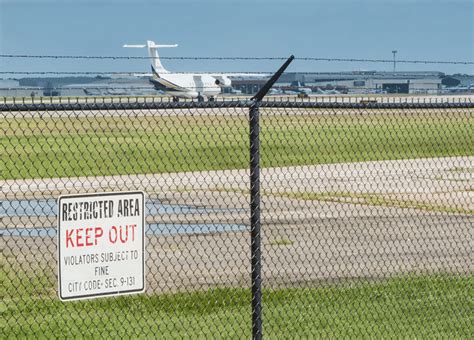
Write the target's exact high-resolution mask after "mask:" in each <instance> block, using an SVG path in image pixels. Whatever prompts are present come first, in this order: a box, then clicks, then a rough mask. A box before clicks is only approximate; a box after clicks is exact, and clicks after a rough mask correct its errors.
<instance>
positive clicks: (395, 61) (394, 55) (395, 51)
mask: <svg viewBox="0 0 474 340" xmlns="http://www.w3.org/2000/svg"><path fill="white" fill-rule="evenodd" d="M397 52H398V51H397V50H393V51H392V53H393V73H395V70H396V66H397V59H396V55H397Z"/></svg>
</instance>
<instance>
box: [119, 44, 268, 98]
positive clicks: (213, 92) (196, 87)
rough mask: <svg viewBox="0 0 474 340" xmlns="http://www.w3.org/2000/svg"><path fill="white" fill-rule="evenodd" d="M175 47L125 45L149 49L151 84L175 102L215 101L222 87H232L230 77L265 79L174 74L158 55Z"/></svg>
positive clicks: (226, 75) (212, 74)
mask: <svg viewBox="0 0 474 340" xmlns="http://www.w3.org/2000/svg"><path fill="white" fill-rule="evenodd" d="M177 46H178V45H177V44H174V45H157V44H155V43H154V42H153V41H150V40H148V41H147V43H146V45H128V44H126V45H123V47H126V48H144V47H147V48H148V53H149V55H150V58H151V71H152V73H151V74H149V76H150V77H151V78H150V82H151V83H152V84H153V85H154V87H155V89H157V90H160V91H163V92H165V93H167V94H169V95H171V96H172V97H173V101H175V102H177V101H179V98H197V100H198V101H204V98H205V97H207V99H208V100H209V101H213V100H214V98H215V96H217V95H218V94H220V93H221V88H222V87H230V86H231V85H232V81H231V79H230V78H229V76H243V75H245V76H248V77H257V76H258V77H264V76H268V75H265V74H250V73H245V74H237V73H229V74H225V73H183V74H181V73H172V72H169V71H168V70H166V69H165V68H164V67H163V65H162V64H161V61H160V56H159V55H158V49H159V48H168V47H177Z"/></svg>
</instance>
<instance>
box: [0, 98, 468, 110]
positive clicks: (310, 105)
mask: <svg viewBox="0 0 474 340" xmlns="http://www.w3.org/2000/svg"><path fill="white" fill-rule="evenodd" d="M160 99H161V100H157V99H155V98H148V97H133V98H130V97H128V98H120V97H119V98H87V97H85V98H55V99H47V100H44V99H31V98H20V99H18V98H16V99H8V100H7V99H6V98H5V99H4V100H3V101H2V100H1V99H0V112H12V111H38V110H41V111H83V110H114V111H118V110H159V109H206V108H209V109H218V108H249V107H250V106H252V105H253V104H254V103H255V101H254V100H251V99H248V98H245V99H240V98H239V99H229V98H226V99H223V100H215V101H205V102H198V101H192V100H188V101H180V102H172V101H170V100H163V98H160ZM259 106H260V107H264V108H265V107H266V108H304V109H330V108H334V109H410V108H414V109H436V108H474V101H473V100H472V97H470V96H467V97H453V98H449V97H439V98H437V97H435V98H430V97H422V98H417V97H382V98H380V97H378V98H377V97H313V98H305V99H300V98H290V97H287V98H283V97H274V98H272V97H270V98H269V99H266V100H263V101H261V102H260V104H259Z"/></svg>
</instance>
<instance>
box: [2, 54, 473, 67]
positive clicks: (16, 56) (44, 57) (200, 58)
mask: <svg viewBox="0 0 474 340" xmlns="http://www.w3.org/2000/svg"><path fill="white" fill-rule="evenodd" d="M0 58H31V59H33V58H34V59H112V60H115V59H126V60H133V59H138V60H140V59H154V58H159V59H163V60H286V59H287V57H186V56H183V57H179V56H164V57H163V56H160V57H149V56H88V55H27V54H0ZM295 60H301V61H329V62H334V61H335V62H367V63H393V62H394V61H393V59H369V58H329V57H296V58H295ZM396 62H397V63H410V64H459V65H473V64H474V61H457V60H409V59H400V60H396Z"/></svg>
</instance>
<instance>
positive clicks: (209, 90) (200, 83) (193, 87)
mask: <svg viewBox="0 0 474 340" xmlns="http://www.w3.org/2000/svg"><path fill="white" fill-rule="evenodd" d="M150 82H151V83H152V84H153V86H154V87H155V88H156V89H157V90H160V91H164V92H166V93H168V94H170V95H172V96H175V97H185V98H196V97H199V96H206V97H215V96H216V95H218V94H220V93H221V86H220V84H221V82H219V80H217V79H216V78H215V77H212V76H207V75H205V74H170V73H162V74H160V75H158V74H157V73H156V72H154V74H153V77H152V78H150Z"/></svg>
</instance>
